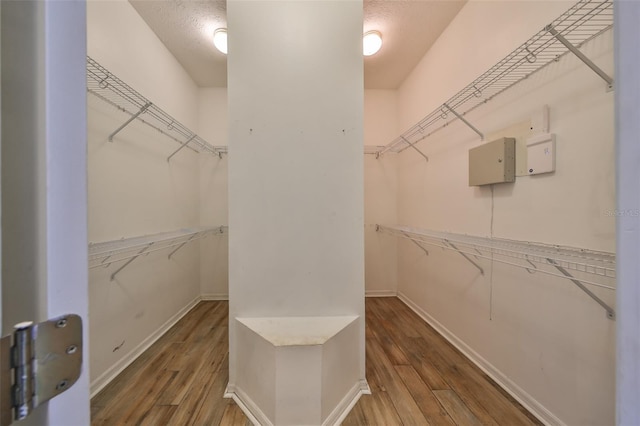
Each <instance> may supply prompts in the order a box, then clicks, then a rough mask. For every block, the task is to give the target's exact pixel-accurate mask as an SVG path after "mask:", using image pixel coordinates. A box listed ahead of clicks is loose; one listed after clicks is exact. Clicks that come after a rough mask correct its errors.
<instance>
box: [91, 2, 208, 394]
mask: <svg viewBox="0 0 640 426" xmlns="http://www.w3.org/2000/svg"><path fill="white" fill-rule="evenodd" d="M87 15H88V18H87V19H88V23H87V26H88V54H89V56H91V57H92V58H94V59H95V60H97V61H98V62H99V63H100V64H101V65H103V66H105V67H106V68H107V69H109V70H110V71H111V72H113V73H114V74H115V75H116V76H118V77H119V78H121V79H122V80H123V81H125V82H126V83H127V84H129V85H130V86H132V87H133V88H134V89H136V90H137V91H138V92H140V93H141V94H143V95H144V96H146V97H147V98H149V99H150V100H151V101H152V102H154V103H156V104H157V105H158V106H159V107H160V108H162V109H164V110H165V111H167V112H168V113H169V114H171V115H173V116H174V117H175V118H176V119H177V120H179V121H180V122H182V123H183V124H185V125H187V126H190V127H191V128H192V129H194V130H197V128H196V127H197V126H198V89H197V87H196V86H195V84H194V83H193V82H192V81H191V79H190V78H189V77H188V75H187V74H186V73H185V71H184V70H183V69H182V67H181V66H180V65H179V64H178V62H177V61H176V60H175V58H174V57H173V56H172V55H171V54H170V53H169V52H168V51H167V49H166V48H165V47H164V45H163V44H162V43H161V42H160V40H158V39H157V37H156V36H155V34H154V33H153V32H152V31H151V30H150V29H149V27H148V26H147V25H146V24H145V23H144V21H143V20H142V19H141V18H140V16H139V15H138V14H137V12H136V11H135V10H134V9H133V7H132V6H131V5H130V4H129V2H127V1H116V2H113V1H109V2H100V1H90V2H89V3H88V4H87ZM87 97H88V114H89V119H88V120H89V123H88V125H89V130H88V168H89V241H91V242H101V241H108V240H115V239H119V238H123V237H134V236H141V235H147V234H154V233H159V232H167V231H175V230H178V229H181V228H187V227H195V226H198V225H199V223H200V204H199V199H200V190H199V185H200V178H199V169H198V167H199V163H198V156H197V155H196V154H195V153H193V152H192V151H190V150H188V149H183V150H182V151H180V152H179V153H178V154H177V155H175V156H174V157H173V158H172V159H171V162H167V160H166V159H167V157H168V156H169V155H170V154H171V153H172V152H173V151H174V150H175V149H176V148H177V147H178V146H179V145H178V144H177V143H176V142H175V141H173V140H171V139H168V138H166V137H165V136H163V135H161V134H159V133H158V132H157V131H156V130H154V129H152V128H150V127H148V126H146V125H144V124H142V123H140V122H138V121H134V122H132V123H131V124H130V125H129V126H127V127H126V128H125V129H124V130H122V131H121V132H120V133H119V134H118V135H117V136H116V137H115V138H114V141H113V142H108V140H107V136H108V135H109V134H110V133H111V132H112V131H114V130H115V129H116V128H118V127H119V126H120V125H121V124H122V123H124V121H126V119H127V118H128V116H127V115H125V114H123V113H121V112H119V111H117V110H116V109H115V108H113V107H112V106H110V105H108V104H107V103H105V102H103V101H102V100H100V99H98V98H96V97H95V96H93V95H91V94H88V95H87ZM214 238H216V237H208V239H214ZM205 241H206V240H205ZM167 255H168V253H167V252H166V251H159V252H156V253H152V254H150V255H149V256H146V257H142V258H139V259H136V260H135V261H134V262H133V263H132V264H131V265H129V266H128V267H127V268H126V269H124V270H123V271H122V272H120V273H119V274H118V275H117V277H116V279H115V280H114V281H110V279H109V277H110V274H111V273H112V272H113V271H115V270H116V269H117V268H118V267H119V266H121V265H122V262H120V263H115V264H113V265H112V266H110V267H108V268H104V269H102V268H99V269H92V270H91V271H90V277H89V278H90V282H89V287H90V289H89V296H90V315H91V325H90V327H91V328H90V335H91V337H92V338H91V339H90V344H91V348H90V349H91V351H90V353H91V358H90V366H91V381H92V391H93V392H95V391H96V390H97V389H99V388H100V387H101V386H102V385H104V384H106V382H107V381H108V380H109V379H111V378H112V376H113V375H114V374H116V373H117V372H118V371H119V370H120V369H122V368H123V367H124V366H126V364H127V363H128V362H130V361H131V360H132V357H133V356H135V355H136V354H137V353H138V352H139V351H140V350H141V349H144V347H145V346H146V345H148V344H149V343H151V342H152V341H153V340H154V339H155V338H157V337H158V333H160V332H161V331H162V330H163V329H164V328H166V326H167V325H168V324H170V323H171V322H172V321H174V320H175V319H176V318H177V317H179V316H180V315H181V314H182V313H184V312H185V310H186V309H187V308H188V307H189V306H190V305H191V304H192V302H194V301H195V300H196V299H197V298H198V297H199V295H200V291H201V290H200V247H199V243H191V244H189V245H187V246H185V247H184V248H182V249H181V250H180V251H179V252H177V253H176V254H175V255H174V256H172V258H171V260H168V259H167Z"/></svg>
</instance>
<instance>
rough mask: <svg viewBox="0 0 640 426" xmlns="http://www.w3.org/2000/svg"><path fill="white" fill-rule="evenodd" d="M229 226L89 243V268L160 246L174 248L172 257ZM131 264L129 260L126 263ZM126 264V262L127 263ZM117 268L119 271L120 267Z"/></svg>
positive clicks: (150, 251)
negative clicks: (193, 243)
mask: <svg viewBox="0 0 640 426" xmlns="http://www.w3.org/2000/svg"><path fill="white" fill-rule="evenodd" d="M228 229H229V228H228V227H227V226H219V227H215V228H214V227H206V228H187V229H181V230H179V231H173V232H163V233H159V234H153V235H146V236H141V237H132V238H122V239H120V240H114V241H105V242H100V243H90V244H89V269H93V268H98V267H105V268H106V267H109V266H110V265H111V264H113V263H116V262H122V261H132V260H133V259H135V258H137V257H139V256H142V255H147V254H149V253H153V252H156V251H159V250H166V249H169V248H174V250H173V251H172V252H171V253H170V254H169V258H171V256H172V255H173V254H174V253H175V252H177V251H178V250H179V249H181V248H182V247H184V246H185V245H186V244H188V243H190V242H193V241H196V240H199V239H202V238H205V237H207V236H209V235H220V234H224V233H225V232H227V231H228ZM127 264H128V263H127ZM127 264H125V266H126V265H127ZM122 269H124V268H121V269H119V270H118V271H116V272H115V273H114V274H113V276H115V274H116V273H118V272H119V271H120V270H122Z"/></svg>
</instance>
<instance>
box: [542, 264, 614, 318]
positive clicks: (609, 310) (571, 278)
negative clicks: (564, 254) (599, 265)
mask: <svg viewBox="0 0 640 426" xmlns="http://www.w3.org/2000/svg"><path fill="white" fill-rule="evenodd" d="M547 262H549V264H550V265H553V267H554V268H556V269H557V270H558V271H560V272H561V273H562V274H563V275H564V276H565V277H567V278H569V281H571V282H572V283H574V284H575V285H577V286H578V288H580V290H582V291H584V292H585V293H587V295H588V296H589V297H591V298H592V299H593V300H595V301H596V302H597V303H598V304H599V305H600V306H602V307H603V308H604V310H605V311H606V312H607V318H609V319H610V320H615V319H616V313H615V311H614V310H613V308H612V307H611V306H609V305H607V304H606V303H605V302H604V301H603V300H602V299H600V298H599V297H598V296H596V295H595V294H594V293H593V292H592V291H591V290H589V289H588V288H587V287H586V286H585V285H584V284H582V283H581V282H580V281H578V280H577V279H575V278H574V276H573V275H571V274H570V273H569V271H567V270H566V269H564V268H563V267H562V266H560V265H558V264H557V263H556V261H555V260H553V259H547Z"/></svg>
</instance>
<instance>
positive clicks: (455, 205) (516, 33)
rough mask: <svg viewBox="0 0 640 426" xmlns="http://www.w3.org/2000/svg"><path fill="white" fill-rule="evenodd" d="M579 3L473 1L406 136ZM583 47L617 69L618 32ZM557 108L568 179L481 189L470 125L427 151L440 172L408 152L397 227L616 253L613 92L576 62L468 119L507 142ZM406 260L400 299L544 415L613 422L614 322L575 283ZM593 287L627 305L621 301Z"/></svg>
mask: <svg viewBox="0 0 640 426" xmlns="http://www.w3.org/2000/svg"><path fill="white" fill-rule="evenodd" d="M568 6H569V5H568V4H566V3H564V4H561V3H553V2H503V1H498V2H480V1H478V2H475V1H473V2H470V3H468V4H467V5H466V6H465V7H464V8H463V9H462V11H461V12H460V14H459V15H458V16H457V17H456V18H455V19H454V21H453V22H452V24H451V25H450V27H449V28H447V30H446V31H445V33H444V34H443V35H442V36H441V37H440V39H439V40H438V41H437V43H436V44H435V45H434V47H433V48H432V49H431V50H430V52H428V53H427V55H426V56H425V57H424V58H423V60H422V61H421V62H420V64H419V65H418V67H417V68H416V69H415V70H414V72H413V73H412V75H411V76H410V77H409V78H408V79H407V80H406V81H405V82H404V84H403V85H402V86H401V87H400V89H399V92H398V110H399V112H400V116H399V122H400V128H401V129H404V128H407V127H409V126H410V125H412V124H414V123H415V122H416V121H417V120H419V119H420V118H422V117H423V116H425V115H427V114H428V113H429V112H431V111H432V110H433V109H434V108H436V107H437V106H438V105H440V104H441V103H442V102H444V101H446V99H447V98H448V97H450V96H451V95H453V94H454V93H455V92H456V91H458V90H459V89H461V88H462V87H464V86H465V85H466V84H468V83H469V82H470V81H471V80H473V78H475V77H477V76H478V75H480V74H481V73H482V72H484V71H485V70H486V69H487V68H489V67H490V66H491V65H492V64H493V63H495V62H496V61H497V60H499V59H501V58H502V57H503V56H505V55H506V54H507V53H509V52H510V50H512V49H513V48H515V47H517V46H518V45H519V44H521V43H523V42H524V41H525V40H526V39H528V38H529V37H530V36H531V35H533V34H534V33H535V32H537V31H538V30H539V29H540V28H542V27H543V26H544V25H545V24H547V23H549V22H550V21H552V20H553V19H554V18H555V17H557V16H558V15H560V14H561V13H562V12H563V11H564V10H565V9H566V8H567V7H568ZM583 49H584V50H583V51H584V52H585V53H586V54H587V55H588V56H589V57H590V58H592V59H593V60H594V61H595V62H596V63H597V64H599V65H600V66H602V67H603V68H604V69H605V70H606V71H608V72H609V73H610V74H611V73H612V64H613V56H612V35H611V33H607V34H604V35H603V36H602V37H600V38H599V39H597V40H594V41H593V42H592V43H590V44H588V45H587V46H585V47H584V48H583ZM461 64H464V65H461ZM545 104H547V105H549V107H550V111H551V131H552V132H553V133H556V134H557V171H556V172H555V173H553V174H549V175H540V176H535V177H519V178H517V180H516V182H515V184H507V185H494V189H493V193H492V190H491V189H490V188H473V187H468V186H467V185H468V183H467V179H468V177H467V176H468V175H467V169H468V150H469V149H470V148H472V147H475V146H477V145H479V144H480V143H481V141H480V140H479V138H478V137H477V136H476V135H475V134H474V133H473V132H472V131H471V130H470V129H468V128H466V127H465V126H464V125H463V124H462V123H460V122H457V123H456V124H455V125H452V126H449V127H448V128H447V129H445V130H441V131H440V132H438V133H437V134H435V135H433V136H431V137H430V138H428V139H427V140H426V141H423V142H421V143H420V145H419V147H420V149H422V150H423V151H424V152H425V153H426V154H427V155H428V156H429V158H430V161H429V162H428V163H425V161H424V159H423V158H422V157H420V156H419V155H418V154H416V153H414V152H412V150H407V151H405V152H404V153H402V154H399V155H398V157H397V159H396V161H397V163H398V222H399V223H401V224H404V225H410V226H415V227H421V228H426V229H433V230H443V231H452V232H457V233H468V234H473V235H480V236H495V237H501V238H511V239H518V240H530V241H540V242H546V243H554V244H564V245H570V246H575V247H584V248H590V249H594V250H604V251H614V250H615V232H614V231H615V218H614V217H612V216H611V215H608V214H607V212H610V211H613V209H614V208H615V197H614V194H615V187H614V143H613V93H607V92H606V91H605V83H604V82H603V81H602V80H601V79H600V78H599V77H597V76H596V75H595V74H594V73H593V72H592V71H591V70H589V69H588V68H587V67H586V66H584V65H583V64H582V63H580V62H579V61H578V60H577V59H576V58H575V57H566V58H564V59H562V60H561V61H560V62H558V63H554V64H552V65H551V66H550V67H549V68H547V69H545V70H543V71H542V72H540V73H538V74H536V75H535V76H533V77H531V78H529V79H528V80H527V81H526V82H523V83H521V84H519V85H518V86H517V87H514V88H513V89H511V90H509V91H508V92H506V93H504V94H503V95H501V96H499V97H498V98H496V99H494V100H492V101H491V102H490V103H489V104H487V105H486V106H484V107H482V108H479V109H477V110H475V111H474V112H472V113H470V114H468V115H467V117H466V118H467V119H468V120H469V121H470V122H472V123H473V124H474V125H475V126H476V127H478V128H480V129H481V130H483V131H484V132H485V133H486V134H489V135H494V136H495V135H500V134H502V133H504V132H502V129H506V128H508V127H510V126H513V125H516V124H519V123H523V122H527V121H528V120H531V118H532V117H534V116H536V115H538V114H539V113H540V111H541V109H542V107H543V105H545ZM536 130H537V129H534V131H536ZM398 252H399V255H398V259H399V260H398V277H399V278H398V291H399V293H400V295H401V296H402V297H403V298H404V299H405V300H407V301H408V302H409V303H410V304H411V305H412V306H413V307H414V308H415V309H417V310H419V311H421V312H422V313H423V315H424V316H426V317H428V318H430V320H431V321H432V322H433V323H434V324H436V325H437V326H439V327H440V330H441V331H443V332H445V334H448V336H449V337H450V338H451V339H452V340H453V341H454V342H456V344H458V345H459V346H460V347H462V348H463V349H464V350H465V351H466V352H467V353H469V354H470V355H472V357H473V358H475V360H476V361H478V362H479V363H480V364H481V365H482V366H483V368H485V370H487V371H489V372H490V373H491V374H492V375H493V376H494V377H495V378H497V379H498V381H500V382H502V383H503V384H504V385H506V386H507V388H509V389H510V390H511V391H512V392H513V393H514V394H515V395H516V396H517V397H518V398H520V399H521V400H522V401H523V402H525V404H527V405H528V406H529V407H530V408H532V409H534V411H536V412H537V414H538V415H541V416H543V418H544V419H545V420H546V421H548V422H552V423H554V422H564V423H566V424H584V425H586V424H594V425H596V424H612V423H613V421H614V394H615V389H614V383H615V380H614V371H615V369H614V365H615V350H614V348H615V322H614V321H611V320H608V319H607V318H606V316H605V312H604V310H603V309H602V308H601V307H600V306H599V305H598V304H596V303H595V302H594V301H593V300H592V299H590V298H589V297H588V296H587V295H586V294H584V293H583V292H581V291H580V290H578V289H577V288H576V287H575V286H574V285H573V284H572V283H571V282H569V281H566V280H562V279H556V278H553V277H551V278H550V277H546V276H544V275H542V274H533V275H531V274H528V273H527V272H526V271H524V270H521V269H516V268H512V267H509V266H505V265H502V264H497V263H496V264H493V265H492V264H491V263H490V262H488V261H481V264H482V266H483V267H484V269H485V275H484V276H482V275H480V273H479V272H478V271H477V270H476V269H475V268H474V267H473V266H472V265H471V264H469V263H467V262H466V261H465V260H464V259H463V258H462V257H461V256H459V255H458V254H456V253H452V252H448V251H447V252H444V251H441V250H430V255H429V256H428V257H427V256H425V255H424V252H422V251H421V250H420V249H418V248H417V247H415V246H414V245H412V244H411V243H410V242H408V241H402V242H401V243H399V246H398ZM610 281H613V280H610ZM607 284H609V285H613V284H614V283H613V282H608V283H607ZM594 292H595V293H597V294H598V295H599V296H600V297H602V298H603V299H604V300H605V301H606V302H607V303H609V304H611V305H614V302H615V292H613V291H608V290H602V289H595V290H594Z"/></svg>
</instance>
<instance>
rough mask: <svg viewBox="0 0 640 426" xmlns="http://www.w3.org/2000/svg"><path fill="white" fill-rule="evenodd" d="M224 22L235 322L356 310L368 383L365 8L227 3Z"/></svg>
mask: <svg viewBox="0 0 640 426" xmlns="http://www.w3.org/2000/svg"><path fill="white" fill-rule="evenodd" d="M228 19H229V37H230V38H229V57H228V67H229V120H230V129H229V134H230V143H229V149H230V154H229V160H230V165H229V226H230V228H231V233H230V235H229V259H230V263H229V280H230V281H229V291H230V317H231V318H234V317H262V316H265V317H272V316H275V317H277V316H285V317H287V316H332V315H338V316H339V315H357V316H359V317H360V320H359V329H360V336H359V338H360V342H359V346H360V354H359V355H360V356H359V361H360V365H354V366H352V368H354V369H357V370H358V371H359V377H360V378H361V379H364V235H363V228H364V217H363V215H364V208H363V207H364V200H363V199H364V197H363V187H364V183H363V142H362V139H363V129H362V123H363V97H364V95H363V89H362V87H363V81H362V79H363V72H362V56H361V54H360V50H361V41H360V39H361V36H362V35H361V31H362V27H361V21H362V4H361V3H360V2H242V1H234V2H229V3H228ZM327 25H329V26H331V28H332V31H330V32H328V33H327V32H326V31H325V28H326V26H327ZM265 34H269V37H265ZM294 34H295V36H293V35H294ZM311 47H313V49H311ZM310 52H312V53H310ZM285 64H286V66H285ZM230 326H231V328H230V371H229V373H230V379H229V383H230V385H233V384H235V379H236V369H237V368H238V366H237V364H236V357H237V356H238V355H237V354H238V351H241V350H243V348H237V347H236V346H235V343H236V341H235V331H234V327H233V325H231V324H230Z"/></svg>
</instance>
